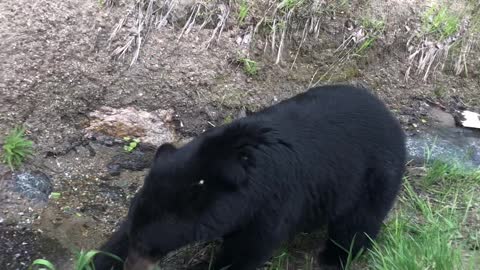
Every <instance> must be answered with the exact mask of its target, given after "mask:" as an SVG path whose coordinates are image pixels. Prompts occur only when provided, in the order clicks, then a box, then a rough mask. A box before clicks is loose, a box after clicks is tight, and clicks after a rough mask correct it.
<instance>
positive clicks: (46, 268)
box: [29, 250, 122, 270]
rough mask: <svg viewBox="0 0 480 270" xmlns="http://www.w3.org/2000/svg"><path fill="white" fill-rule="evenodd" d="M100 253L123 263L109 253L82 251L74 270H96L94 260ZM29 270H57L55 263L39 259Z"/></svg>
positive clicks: (76, 257) (77, 256) (76, 259)
mask: <svg viewBox="0 0 480 270" xmlns="http://www.w3.org/2000/svg"><path fill="white" fill-rule="evenodd" d="M100 253H102V254H105V255H107V256H110V257H112V258H114V259H116V260H119V261H122V260H121V259H120V258H119V257H117V256H115V255H113V254H110V253H107V252H102V251H98V250H90V251H84V250H81V251H80V252H78V253H77V254H76V256H75V261H74V266H73V270H95V267H94V266H93V258H94V257H95V256H96V255H97V254H100ZM29 270H56V268H55V266H54V265H53V263H51V262H50V261H48V260H45V259H37V260H35V261H33V263H32V265H31V266H30V267H29Z"/></svg>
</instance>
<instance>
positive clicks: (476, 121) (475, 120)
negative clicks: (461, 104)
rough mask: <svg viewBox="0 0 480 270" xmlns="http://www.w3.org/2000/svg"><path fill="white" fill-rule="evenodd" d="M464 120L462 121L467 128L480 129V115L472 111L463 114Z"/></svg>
mask: <svg viewBox="0 0 480 270" xmlns="http://www.w3.org/2000/svg"><path fill="white" fill-rule="evenodd" d="M462 116H463V120H462V121H461V123H462V126H464V127H467V128H478V129H480V114H478V113H476V112H471V111H463V112H462Z"/></svg>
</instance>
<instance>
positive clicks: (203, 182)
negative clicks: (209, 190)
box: [197, 179, 205, 186]
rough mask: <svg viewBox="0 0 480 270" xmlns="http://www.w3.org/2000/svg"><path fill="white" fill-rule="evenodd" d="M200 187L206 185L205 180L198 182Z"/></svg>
mask: <svg viewBox="0 0 480 270" xmlns="http://www.w3.org/2000/svg"><path fill="white" fill-rule="evenodd" d="M197 184H198V185H199V186H202V185H203V184H205V180H203V179H200V181H198V183H197Z"/></svg>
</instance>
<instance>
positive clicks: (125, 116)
mask: <svg viewBox="0 0 480 270" xmlns="http://www.w3.org/2000/svg"><path fill="white" fill-rule="evenodd" d="M89 115H90V117H92V118H93V119H92V120H91V121H90V124H89V126H88V127H87V128H86V131H87V134H86V136H87V137H88V138H97V137H100V136H98V135H96V134H98V133H100V134H105V135H108V136H112V137H116V138H120V139H122V138H124V137H134V138H138V139H140V141H141V142H142V143H149V144H153V145H160V144H162V143H164V142H170V141H174V140H175V137H176V136H175V132H174V125H173V123H172V120H173V110H156V111H152V112H147V111H142V110H137V109H135V108H133V107H127V108H123V109H115V108H111V107H102V108H100V109H99V110H97V111H94V112H91V113H90V114H89Z"/></svg>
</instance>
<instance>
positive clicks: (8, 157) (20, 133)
mask: <svg viewBox="0 0 480 270" xmlns="http://www.w3.org/2000/svg"><path fill="white" fill-rule="evenodd" d="M2 148H3V155H2V156H3V162H4V163H5V164H7V165H8V166H9V167H10V169H12V170H14V169H16V168H18V167H19V166H20V165H22V164H23V162H24V161H25V159H27V158H28V157H29V156H31V155H33V142H32V141H30V140H28V139H26V138H25V129H24V128H21V127H17V128H15V129H13V130H12V131H11V132H10V133H9V134H8V135H7V137H6V138H5V141H4V143H3V147H2Z"/></svg>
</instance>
